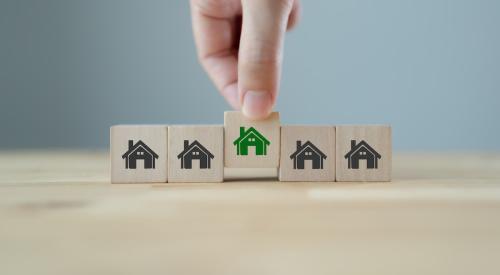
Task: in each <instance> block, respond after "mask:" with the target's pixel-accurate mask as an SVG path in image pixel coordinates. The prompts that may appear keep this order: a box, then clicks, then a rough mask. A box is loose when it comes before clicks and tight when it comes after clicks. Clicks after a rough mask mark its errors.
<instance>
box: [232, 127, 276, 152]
mask: <svg viewBox="0 0 500 275" xmlns="http://www.w3.org/2000/svg"><path fill="white" fill-rule="evenodd" d="M233 144H234V145H236V153H237V155H238V156H247V155H248V147H250V146H254V147H255V155H257V156H265V155H267V146H268V145H269V144H271V142H269V140H267V139H266V138H265V137H264V136H263V135H262V134H261V133H259V131H257V130H255V128H253V127H250V128H248V129H247V130H246V131H245V127H240V137H239V138H237V139H236V140H235V141H234V142H233Z"/></svg>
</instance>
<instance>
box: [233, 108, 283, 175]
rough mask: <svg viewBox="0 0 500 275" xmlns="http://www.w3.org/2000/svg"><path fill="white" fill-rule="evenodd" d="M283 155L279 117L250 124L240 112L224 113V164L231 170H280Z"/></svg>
mask: <svg viewBox="0 0 500 275" xmlns="http://www.w3.org/2000/svg"><path fill="white" fill-rule="evenodd" d="M279 153H280V120H279V113H277V112H274V113H271V115H270V116H269V117H268V118H267V119H265V120H258V121H254V120H249V119H247V118H246V117H245V116H244V115H243V114H242V113H241V112H225V113H224V164H225V167H229V168H277V167H278V166H279Z"/></svg>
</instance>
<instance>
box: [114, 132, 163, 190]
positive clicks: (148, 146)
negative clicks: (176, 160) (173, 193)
mask: <svg viewBox="0 0 500 275" xmlns="http://www.w3.org/2000/svg"><path fill="white" fill-rule="evenodd" d="M139 142H142V144H140V145H139V144H138V143H139ZM136 145H137V146H136ZM129 147H132V148H136V147H137V148H136V149H133V150H129V149H130V148H129ZM151 150H152V151H153V152H151ZM110 153H111V181H112V182H113V183H150V182H167V126H165V125H116V126H113V127H111V129H110ZM124 154H127V156H125V158H123V156H124ZM139 154H142V155H139ZM154 154H156V155H154ZM136 158H137V159H136ZM127 161H128V162H127ZM127 165H128V166H127ZM127 167H128V168H127Z"/></svg>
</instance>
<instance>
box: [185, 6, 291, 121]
mask: <svg viewBox="0 0 500 275" xmlns="http://www.w3.org/2000/svg"><path fill="white" fill-rule="evenodd" d="M191 14H192V21H193V32H194V37H195V42H196V47H197V50H198V57H199V59H200V62H201V64H202V66H203V68H204V69H205V70H206V72H207V73H208V75H209V76H210V78H211V79H212V81H213V82H214V84H215V86H216V87H217V89H218V90H219V91H220V93H221V94H222V96H224V98H225V99H226V100H227V102H228V103H229V104H230V105H231V106H232V107H233V108H235V109H241V110H242V112H243V114H245V115H246V116H247V117H249V118H251V119H262V118H266V117H267V116H268V115H269V114H270V113H271V111H272V109H273V106H274V103H275V102H276V96H277V93H278V89H279V80H280V75H281V64H282V58H283V43H284V36H285V32H286V30H287V29H290V28H292V27H293V26H294V25H295V24H296V23H297V21H298V18H299V2H298V0H191Z"/></svg>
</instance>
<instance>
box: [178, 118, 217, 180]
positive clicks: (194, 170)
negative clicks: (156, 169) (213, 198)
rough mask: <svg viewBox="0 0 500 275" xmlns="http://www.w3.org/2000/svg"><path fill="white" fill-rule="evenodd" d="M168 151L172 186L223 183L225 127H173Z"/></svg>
mask: <svg viewBox="0 0 500 275" xmlns="http://www.w3.org/2000/svg"><path fill="white" fill-rule="evenodd" d="M185 143H186V144H185ZM168 148H169V152H168V180H169V182H222V180H223V177H224V150H223V148H224V128H223V127H222V125H221V126H208V125H207V126H199V125H195V126H170V127H168ZM179 157H180V158H179Z"/></svg>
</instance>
